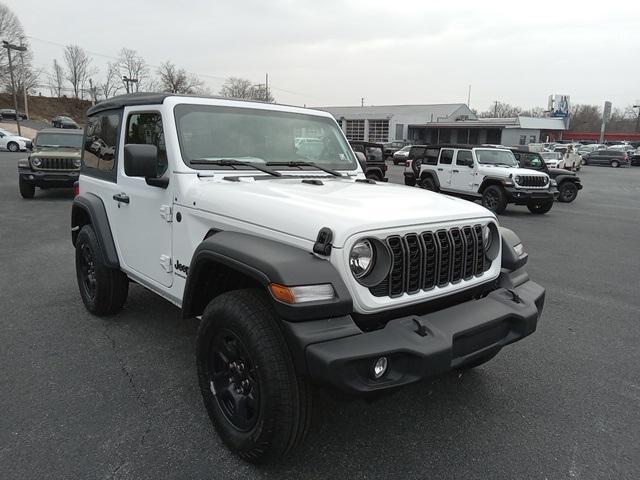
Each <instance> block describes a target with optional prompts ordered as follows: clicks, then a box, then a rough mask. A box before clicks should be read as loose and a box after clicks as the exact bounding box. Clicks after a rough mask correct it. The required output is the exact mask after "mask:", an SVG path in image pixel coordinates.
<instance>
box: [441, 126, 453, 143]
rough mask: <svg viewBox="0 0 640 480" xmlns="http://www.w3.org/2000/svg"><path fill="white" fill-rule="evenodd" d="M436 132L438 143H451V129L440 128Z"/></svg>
mask: <svg viewBox="0 0 640 480" xmlns="http://www.w3.org/2000/svg"><path fill="white" fill-rule="evenodd" d="M438 133H439V139H438V141H439V142H440V143H451V130H449V129H448V128H441V129H440V130H439V131H438Z"/></svg>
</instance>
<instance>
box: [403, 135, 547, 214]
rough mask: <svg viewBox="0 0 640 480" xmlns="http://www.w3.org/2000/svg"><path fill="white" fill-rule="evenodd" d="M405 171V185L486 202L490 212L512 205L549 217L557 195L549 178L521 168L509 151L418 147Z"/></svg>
mask: <svg viewBox="0 0 640 480" xmlns="http://www.w3.org/2000/svg"><path fill="white" fill-rule="evenodd" d="M411 150H412V151H413V154H412V151H410V152H409V159H408V162H407V166H406V168H405V173H404V177H405V184H406V185H411V186H413V185H418V186H420V187H422V188H425V189H427V190H431V191H434V192H442V193H446V194H448V195H456V196H459V197H462V198H466V199H468V200H482V204H483V205H484V206H485V207H486V208H488V209H489V210H491V211H493V212H495V213H497V214H500V213H503V212H504V211H505V210H506V208H507V204H509V203H513V204H516V205H526V206H527V208H529V211H530V212H531V213H536V214H544V213H547V212H548V211H549V210H551V207H553V201H554V198H556V197H557V196H558V189H557V188H556V185H555V181H554V180H551V179H550V178H549V176H548V175H547V174H546V173H543V172H539V171H536V170H528V169H524V168H520V167H519V166H518V162H517V160H516V159H515V157H514V156H513V153H512V152H511V150H509V149H508V148H500V147H495V146H488V145H486V146H485V145H483V146H472V145H414V146H413V147H411Z"/></svg>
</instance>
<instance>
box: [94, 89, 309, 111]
mask: <svg viewBox="0 0 640 480" xmlns="http://www.w3.org/2000/svg"><path fill="white" fill-rule="evenodd" d="M167 97H182V98H207V99H217V100H233V101H236V102H246V103H267V104H269V105H284V104H282V103H277V104H276V103H270V102H263V101H260V100H247V99H245V98H230V97H221V96H219V95H218V96H216V95H183V94H179V93H166V92H165V93H145V92H139V93H126V94H124V95H117V96H115V97H111V98H110V99H108V100H105V101H103V102H100V103H98V104H96V105H94V106H93V107H91V108H89V109H88V110H87V115H93V114H95V113H98V112H103V111H105V110H115V109H118V108H123V107H131V106H138V105H161V104H162V103H164V100H165V98H167ZM286 106H291V107H294V106H295V105H286ZM296 108H304V107H300V106H297V107H296Z"/></svg>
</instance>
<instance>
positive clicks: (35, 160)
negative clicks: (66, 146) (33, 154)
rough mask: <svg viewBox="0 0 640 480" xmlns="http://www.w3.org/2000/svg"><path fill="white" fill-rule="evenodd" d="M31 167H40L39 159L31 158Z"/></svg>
mask: <svg viewBox="0 0 640 480" xmlns="http://www.w3.org/2000/svg"><path fill="white" fill-rule="evenodd" d="M31 165H33V166H34V167H39V166H40V165H42V161H41V160H40V159H39V158H32V159H31Z"/></svg>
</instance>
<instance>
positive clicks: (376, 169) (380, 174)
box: [365, 166, 384, 178]
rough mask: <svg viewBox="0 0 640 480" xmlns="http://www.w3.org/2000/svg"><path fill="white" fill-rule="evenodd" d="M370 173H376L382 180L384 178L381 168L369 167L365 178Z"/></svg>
mask: <svg viewBox="0 0 640 480" xmlns="http://www.w3.org/2000/svg"><path fill="white" fill-rule="evenodd" d="M370 173H374V174H376V175H378V176H379V177H380V178H384V172H383V171H382V168H380V167H369V166H367V169H366V170H365V176H366V175H368V174H370Z"/></svg>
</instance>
